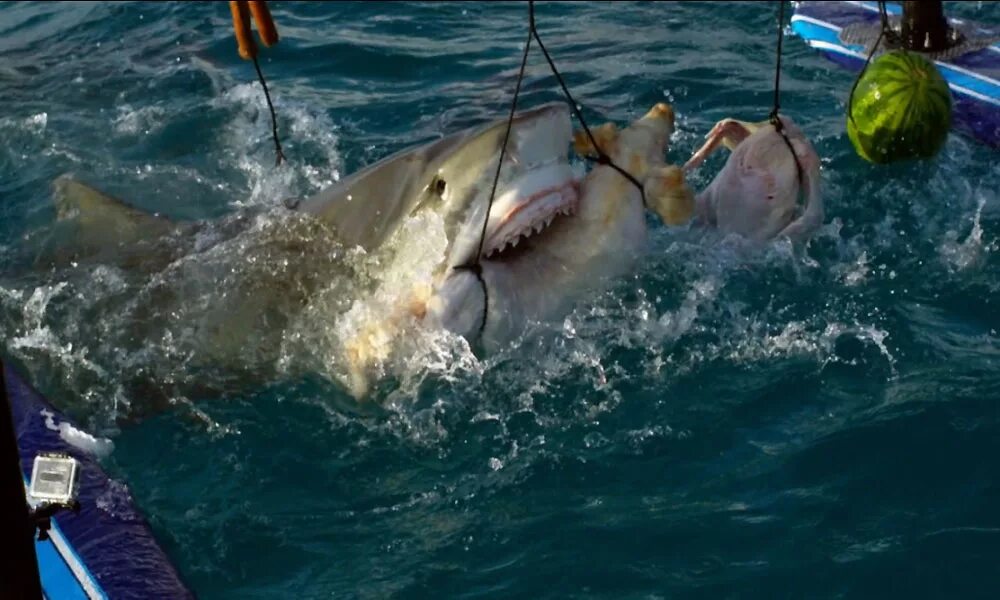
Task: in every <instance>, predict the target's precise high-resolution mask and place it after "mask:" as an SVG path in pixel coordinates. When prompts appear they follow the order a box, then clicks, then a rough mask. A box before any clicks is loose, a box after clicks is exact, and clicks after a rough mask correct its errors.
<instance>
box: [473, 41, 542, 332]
mask: <svg viewBox="0 0 1000 600" xmlns="http://www.w3.org/2000/svg"><path fill="white" fill-rule="evenodd" d="M530 49H531V32H528V39H527V40H526V41H525V42H524V55H523V56H522V57H521V69H520V71H518V73H517V84H516V85H515V86H514V99H513V100H512V101H511V103H510V114H509V115H508V116H507V130H506V131H505V132H504V134H503V145H501V146H500V160H499V161H497V170H496V173H495V174H494V175H493V187H492V189H490V199H489V202H488V203H487V204H486V215H485V216H484V217H483V229H482V231H481V232H480V234H479V249H478V251H477V252H476V256H475V258H473V260H472V263H470V264H466V265H459V266H457V267H455V269H456V270H464V271H471V272H472V274H473V275H475V276H476V279H478V280H479V285H481V286H482V288H483V319H482V321H480V323H479V335H482V333H483V330H484V329H486V319H487V317H488V316H489V311H490V293H489V289H488V288H487V287H486V280H485V279H483V266H482V264H481V262H480V261H481V258H482V255H483V244H485V243H486V226H487V225H488V224H489V221H490V211H492V210H493V201H494V199H495V198H496V194H497V184H498V183H499V182H500V169H501V167H503V159H504V157H505V156H506V155H507V143H508V142H509V141H510V130H511V128H512V127H513V125H514V113H515V112H516V111H517V99H518V97H519V96H520V95H521V82H522V81H523V80H524V68H525V66H526V65H527V64H528V51H529V50H530Z"/></svg>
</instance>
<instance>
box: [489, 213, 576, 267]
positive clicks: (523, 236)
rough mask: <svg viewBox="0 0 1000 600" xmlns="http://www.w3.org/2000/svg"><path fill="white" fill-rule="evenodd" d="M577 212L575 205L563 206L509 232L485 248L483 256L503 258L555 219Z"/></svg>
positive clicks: (547, 226)
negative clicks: (497, 241) (538, 219)
mask: <svg viewBox="0 0 1000 600" xmlns="http://www.w3.org/2000/svg"><path fill="white" fill-rule="evenodd" d="M575 213H576V210H575V207H574V206H572V205H569V206H565V207H562V208H560V209H558V210H556V211H555V212H553V213H551V214H549V215H547V216H546V217H544V218H542V219H541V220H540V221H538V222H536V223H533V224H528V226H527V227H524V228H522V229H519V230H517V231H515V232H513V233H511V234H509V235H508V236H506V237H505V238H504V239H502V240H500V242H499V243H497V244H495V245H492V246H488V247H486V248H484V250H483V257H485V258H487V259H499V258H503V255H504V254H505V253H507V252H511V251H513V250H515V249H516V248H517V247H518V244H520V243H521V242H522V241H524V242H526V241H527V240H529V239H531V238H532V237H534V236H536V235H538V234H540V233H542V232H543V231H545V230H546V229H548V228H549V227H551V226H552V223H553V221H556V220H558V219H559V217H560V216H564V215H565V216H572V215H573V214H575Z"/></svg>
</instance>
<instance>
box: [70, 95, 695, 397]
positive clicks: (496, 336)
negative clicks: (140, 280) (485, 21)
mask: <svg viewBox="0 0 1000 600" xmlns="http://www.w3.org/2000/svg"><path fill="white" fill-rule="evenodd" d="M506 125H507V122H506V120H502V121H496V122H493V123H490V124H487V125H484V126H481V127H475V128H470V129H466V130H464V131H460V132H457V133H454V134H451V135H448V136H446V137H444V138H442V139H440V140H437V141H434V142H431V143H428V144H424V145H422V146H419V147H416V148H412V149H408V150H404V151H402V152H399V153H397V154H394V155H392V156H389V157H387V158H385V159H383V160H381V161H378V162H377V163H374V164H372V165H370V166H368V167H366V168H364V169H362V170H360V171H358V172H356V173H354V174H352V175H351V176H349V177H347V178H345V179H344V180H342V181H340V182H338V183H337V184H336V185H334V186H332V187H330V188H329V189H326V190H323V191H321V192H320V193H318V194H316V195H314V196H312V197H309V198H306V199H304V200H302V201H301V202H298V203H295V204H294V205H293V206H290V211H289V213H288V214H289V216H290V219H289V223H291V225H290V226H287V227H280V228H276V229H274V228H272V230H270V232H268V230H267V229H266V228H264V229H263V230H262V229H261V228H260V227H256V228H255V227H254V226H253V223H252V222H247V220H246V219H232V220H230V221H228V222H227V223H228V225H227V227H228V228H229V229H232V230H234V231H237V230H241V229H242V230H244V232H245V231H246V230H254V232H255V233H256V235H258V236H259V237H261V238H262V239H260V240H258V241H257V242H256V243H257V244H258V245H260V246H261V247H263V248H266V249H267V251H268V252H271V251H272V250H274V248H277V249H278V250H277V251H278V252H284V253H285V254H286V255H298V256H301V257H302V260H300V261H298V262H299V263H302V264H303V265H308V264H309V263H310V262H311V261H310V257H309V253H310V244H313V243H316V242H315V240H321V241H323V242H324V243H327V242H329V240H331V239H333V240H336V243H337V244H339V245H340V247H342V248H354V249H358V250H360V251H362V252H364V253H366V254H369V255H373V256H378V257H380V261H381V262H380V263H379V264H380V265H382V266H384V267H385V269H386V270H387V271H391V270H392V266H393V265H394V264H397V263H401V264H405V261H406V260H408V259H410V258H411V255H412V254H415V252H414V250H413V248H412V239H410V240H409V241H408V240H407V239H406V238H405V237H403V238H401V237H400V236H403V235H404V234H405V233H406V231H407V228H406V225H407V224H408V223H411V222H415V221H414V220H416V219H429V220H428V221H427V222H433V223H438V224H440V228H439V229H436V230H435V231H436V232H437V233H434V232H428V233H427V235H430V236H441V237H442V238H443V239H435V240H433V241H435V242H437V243H438V247H440V248H442V251H441V252H440V253H439V254H438V255H435V256H434V257H433V259H431V262H432V263H433V264H430V265H428V266H427V269H425V272H424V276H422V277H419V278H415V279H414V280H413V281H407V282H406V284H405V285H404V286H402V288H401V289H399V286H397V289H394V291H393V294H394V296H392V299H391V300H390V302H389V306H388V307H387V310H385V311H381V312H380V311H375V312H374V313H373V314H371V315H367V316H365V318H360V319H357V320H356V321H355V322H352V328H350V329H349V330H348V331H346V332H345V333H344V335H343V339H341V340H340V342H341V345H342V354H341V356H340V358H339V361H340V362H341V363H342V364H341V367H342V368H340V369H338V371H339V372H340V373H341V375H340V376H339V379H341V381H342V383H344V385H345V386H346V387H347V388H348V390H349V391H350V393H351V394H352V395H353V396H355V397H356V398H361V397H364V396H366V395H367V394H368V392H369V389H370V385H371V382H372V379H373V378H375V377H377V376H378V371H379V367H380V365H381V364H383V363H384V362H385V360H386V359H387V358H388V356H389V355H390V354H391V352H392V350H393V348H394V346H395V345H396V342H397V341H398V340H400V339H401V338H404V337H405V336H406V332H407V331H408V330H412V328H413V327H429V328H438V329H445V330H448V331H451V332H453V333H455V334H458V335H460V336H463V337H466V338H467V339H469V340H474V339H479V340H480V341H482V342H483V345H484V347H487V348H495V347H496V346H497V345H499V344H502V343H504V342H505V341H509V340H510V339H512V337H513V336H516V335H517V334H518V333H519V332H521V331H523V329H524V326H525V324H526V323H528V322H530V321H532V320H535V319H549V318H552V317H555V316H559V315H561V314H563V313H565V312H567V311H568V310H569V308H570V307H571V306H572V304H573V302H574V301H576V300H577V299H578V294H580V293H583V292H586V291H588V290H592V289H594V288H595V287H599V286H600V285H602V284H603V282H606V281H608V280H610V279H611V278H614V277H615V276H617V275H620V274H622V273H624V272H627V270H628V269H629V268H631V266H632V265H633V264H634V262H635V260H637V259H638V256H639V254H640V253H641V247H642V244H643V242H644V240H645V233H646V232H645V221H644V212H645V209H644V207H643V204H642V195H641V194H640V192H639V190H637V189H636V188H635V187H634V186H632V185H631V184H630V183H629V182H628V181H627V180H625V179H624V178H623V177H621V175H619V174H617V173H615V172H613V171H611V170H610V168H609V167H605V166H600V167H597V168H595V169H593V170H592V171H591V172H590V174H588V175H587V176H586V177H585V178H584V179H583V180H580V179H579V178H578V177H577V176H576V175H575V173H574V171H573V169H572V168H571V167H570V164H569V161H568V150H569V146H570V142H571V141H572V128H571V124H570V118H569V111H568V108H567V106H566V105H565V104H562V103H553V104H548V105H544V106H541V107H539V108H536V109H533V110H528V111H523V112H521V113H518V114H517V115H516V116H515V118H514V120H513V122H512V127H511V132H510V138H509V141H508V143H507V147H506V159H505V161H504V163H503V165H502V169H501V171H500V178H499V186H498V188H497V193H496V200H495V202H494V204H493V207H492V209H491V210H490V211H489V214H488V216H487V204H488V198H489V192H490V188H491V185H492V183H493V177H494V175H495V173H496V169H497V161H498V160H499V155H500V149H501V146H502V145H503V142H504V134H505V130H506ZM672 130H673V112H672V110H671V109H669V107H667V106H666V105H658V106H657V107H654V109H653V110H652V111H650V113H649V114H647V115H646V116H645V117H643V118H642V119H640V120H639V121H637V122H636V123H635V124H633V125H632V126H631V127H629V128H627V129H625V130H624V131H622V132H621V133H620V134H619V133H618V132H617V130H615V129H614V127H613V126H606V127H605V128H603V129H602V130H600V132H599V133H600V135H599V139H600V140H601V145H602V148H603V147H604V144H607V148H605V150H606V151H607V152H608V153H609V154H610V155H612V157H613V158H614V159H615V161H616V162H617V163H618V164H621V165H622V166H623V167H624V168H626V169H629V170H630V171H631V172H632V173H633V175H634V176H635V177H636V178H637V179H638V180H639V181H641V182H643V185H644V186H645V191H646V197H647V199H649V200H650V208H652V209H653V210H654V211H656V212H658V213H659V214H660V215H661V217H662V218H663V219H664V220H665V221H667V222H669V223H680V222H682V221H683V220H685V219H686V218H687V216H688V215H690V212H691V209H692V207H693V195H692V194H691V192H690V190H689V189H688V188H687V187H686V185H685V184H684V181H683V176H682V174H681V172H680V169H679V168H677V167H668V166H667V165H666V164H665V163H664V158H663V157H664V154H665V151H666V144H667V140H668V138H669V135H670V133H671V132H672ZM55 198H56V203H57V210H58V214H59V216H60V219H61V220H62V221H67V222H72V223H73V224H74V225H75V231H76V236H77V239H78V241H79V242H80V244H81V247H87V248H88V251H89V252H90V253H91V254H98V255H103V256H105V257H107V256H108V255H109V253H110V254H111V255H114V256H115V260H118V261H119V262H120V263H121V262H122V259H121V257H120V256H117V255H115V252H116V251H121V252H123V253H124V255H125V256H131V255H133V254H136V258H134V259H126V260H125V261H124V262H127V263H128V264H129V265H130V266H131V267H133V268H138V269H145V270H147V271H156V270H157V269H160V268H163V267H164V265H169V266H173V265H176V264H177V263H178V262H182V261H183V260H184V259H185V257H186V256H188V255H189V253H190V251H191V246H190V244H189V245H187V246H183V245H178V244H173V245H172V244H162V243H159V242H158V241H157V240H164V239H170V240H178V239H189V238H191V237H192V236H196V235H197V233H198V232H199V231H200V230H203V229H204V228H205V227H206V224H205V223H177V222H174V221H171V220H169V219H167V218H166V217H163V216H160V215H149V214H146V213H143V212H142V211H139V210H137V209H135V208H133V207H131V206H129V205H127V204H125V203H124V202H121V201H118V200H116V199H114V198H111V197H109V196H107V195H105V194H102V193H100V192H98V191H97V190H95V189H94V188H91V187H89V186H87V185H85V184H83V183H80V182H78V181H75V180H74V179H72V178H67V177H63V178H60V179H59V180H57V182H56V194H55ZM484 220H485V221H486V223H485V237H484V238H482V242H481V234H482V232H483V231H484ZM234 235H235V234H234ZM407 244H410V245H407ZM136 246H138V247H142V248H143V249H144V250H146V251H149V250H156V249H161V250H162V252H160V254H159V255H156V256H154V257H152V258H150V257H149V256H148V255H146V256H142V257H139V256H138V255H137V253H136V252H133V251H131V250H129V248H134V247H136ZM108 248H110V249H111V250H110V251H108ZM179 248H181V249H179ZM164 249H165V250H164ZM75 256H81V254H79V253H78V254H76V255H75ZM287 262H288V261H285V263H287ZM292 263H293V264H292V266H291V267H289V268H284V269H279V270H277V272H275V270H266V269H258V270H256V271H253V270H251V271H249V273H248V274H249V275H251V276H253V277H254V278H255V280H254V281H250V282H240V285H241V286H243V287H245V289H246V290H248V291H247V292H246V293H245V294H243V295H242V296H239V300H238V301H234V302H233V303H232V304H230V305H228V306H226V307H225V308H218V309H213V312H212V320H214V322H213V323H212V326H211V327H210V328H208V329H207V330H206V333H205V335H204V336H203V337H204V343H205V344H206V345H207V346H208V349H207V350H205V351H204V352H203V353H202V357H203V359H204V360H206V361H207V362H213V363H216V364H231V365H237V366H238V365H239V364H240V363H241V361H242V360H243V357H244V356H246V355H247V354H250V353H258V354H259V353H262V352H267V351H271V352H273V347H276V346H277V345H278V344H276V343H274V342H273V339H272V338H269V337H268V336H269V335H270V336H273V335H274V334H275V330H280V329H281V328H282V327H283V326H284V325H285V324H287V322H288V319H289V318H290V315H292V314H294V313H295V311H296V310H301V309H303V308H304V307H305V306H307V305H308V303H309V301H310V297H311V295H312V294H314V293H316V291H317V290H320V289H322V288H324V287H325V286H328V285H329V283H330V280H332V279H335V278H337V277H354V276H356V275H357V274H356V273H351V272H350V271H351V269H350V268H349V267H348V266H342V265H331V268H330V269H329V272H327V271H324V270H323V269H316V268H311V269H306V271H305V274H303V273H302V272H299V271H298V270H297V269H296V264H297V263H296V261H294V260H293V261H292ZM283 264H284V263H283ZM472 265H478V269H477V270H473V269H470V268H467V267H471V266H472ZM369 275H372V274H369ZM208 277H209V278H210V277H212V275H211V274H209V275H208ZM367 279H368V280H369V281H372V280H373V281H374V283H371V282H370V283H369V284H367V285H366V286H360V287H357V288H354V291H356V292H358V294H359V297H358V298H356V299H355V300H356V301H363V300H364V296H365V295H366V294H367V295H378V294H381V293H382V292H384V290H383V289H382V288H381V287H380V286H381V285H382V284H381V282H380V281H379V277H378V274H377V273H376V274H374V276H373V277H372V276H370V277H368V278H367ZM208 283H209V284H211V283H212V282H211V281H209V282H208ZM175 295H176V296H177V297H176V298H174V299H173V300H174V301H175V302H180V303H182V302H183V301H184V298H183V296H182V292H177V293H176V294H175ZM331 318H332V319H333V318H336V315H333V316H331ZM203 320H204V319H203ZM315 326H316V327H319V328H322V327H325V326H329V324H323V323H317V324H316V325H315ZM140 335H141V334H140ZM269 349H270V350H269ZM264 362H266V361H264Z"/></svg>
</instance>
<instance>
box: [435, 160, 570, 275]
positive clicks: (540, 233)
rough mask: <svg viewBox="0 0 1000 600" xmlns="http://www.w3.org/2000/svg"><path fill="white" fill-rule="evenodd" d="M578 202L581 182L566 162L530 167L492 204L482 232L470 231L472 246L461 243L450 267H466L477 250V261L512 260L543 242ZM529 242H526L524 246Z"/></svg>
mask: <svg viewBox="0 0 1000 600" xmlns="http://www.w3.org/2000/svg"><path fill="white" fill-rule="evenodd" d="M579 203H580V183H579V181H578V180H577V178H576V177H575V176H574V174H573V172H572V170H571V168H570V166H569V165H568V164H567V163H566V162H565V161H552V162H549V163H547V164H545V165H541V166H538V167H536V168H533V169H531V170H529V171H527V172H526V173H524V174H523V175H521V176H520V177H519V178H518V179H517V180H515V181H514V182H513V183H512V184H511V185H509V186H507V187H506V189H505V190H504V191H503V192H502V193H501V194H499V195H498V196H497V197H496V199H495V200H494V202H493V206H492V207H491V210H490V215H489V220H488V221H487V224H486V231H485V236H483V238H482V247H481V248H480V247H479V243H478V242H479V237H480V236H481V235H482V230H481V229H479V228H472V229H475V231H474V232H473V233H474V234H475V235H474V237H475V238H476V239H475V243H474V244H462V245H460V246H462V248H463V250H464V251H459V252H457V253H456V256H457V258H458V259H459V260H452V261H451V262H452V264H453V265H469V264H471V263H473V262H475V261H474V260H473V257H475V256H476V252H477V251H479V252H480V254H479V262H504V261H509V260H513V259H514V258H516V257H517V256H520V255H521V254H523V253H524V252H525V251H527V250H528V249H529V248H530V246H531V244H530V242H535V241H538V240H540V239H544V235H545V233H546V232H547V231H548V229H549V227H550V226H551V225H552V223H553V222H554V221H557V220H562V219H568V218H572V217H573V216H574V215H575V214H576V211H577V208H578V207H579ZM524 242H529V243H524Z"/></svg>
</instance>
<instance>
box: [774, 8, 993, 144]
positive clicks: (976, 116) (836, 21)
mask: <svg viewBox="0 0 1000 600" xmlns="http://www.w3.org/2000/svg"><path fill="white" fill-rule="evenodd" d="M888 11H889V13H890V14H899V12H900V8H899V6H898V5H894V4H889V5H888ZM878 20H879V14H878V7H877V3H875V2H799V3H797V5H796V7H795V14H794V15H793V16H792V23H791V27H792V31H793V32H795V34H797V35H798V36H800V37H801V38H802V39H803V40H805V41H806V43H807V44H809V45H810V46H812V47H813V48H815V49H817V50H819V51H820V52H821V53H822V54H823V55H824V56H826V57H827V58H828V59H830V60H831V61H833V62H834V63H836V64H838V65H840V66H842V67H844V68H847V69H850V70H852V71H855V72H857V71H860V70H861V68H862V67H863V66H864V63H865V58H866V56H867V55H866V54H865V51H864V48H862V47H861V46H857V45H845V44H843V43H842V42H841V41H840V39H839V37H838V34H839V33H840V30H841V29H843V28H844V27H847V26H848V25H851V24H854V23H859V22H863V23H876V22H877V21H878ZM935 65H936V66H937V67H938V70H939V71H940V72H941V75H942V76H943V77H944V78H945V79H946V80H947V81H948V85H949V87H950V88H951V92H952V117H953V119H952V121H953V123H954V129H955V130H956V131H958V132H960V133H962V134H965V135H968V136H970V137H972V138H974V139H976V140H979V141H980V142H982V143H984V144H987V145H989V146H991V147H993V148H998V149H1000V44H994V45H993V46H990V47H989V48H984V49H982V50H978V51H975V52H969V53H966V54H963V55H962V56H959V57H957V58H955V59H953V60H949V61H935Z"/></svg>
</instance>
